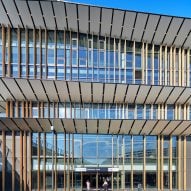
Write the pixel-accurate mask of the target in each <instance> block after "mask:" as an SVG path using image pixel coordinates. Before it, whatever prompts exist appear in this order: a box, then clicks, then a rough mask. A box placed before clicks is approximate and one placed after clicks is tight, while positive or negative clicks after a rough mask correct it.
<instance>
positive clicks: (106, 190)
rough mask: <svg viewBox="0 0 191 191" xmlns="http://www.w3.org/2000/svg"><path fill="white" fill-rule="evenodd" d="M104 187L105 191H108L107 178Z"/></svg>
mask: <svg viewBox="0 0 191 191" xmlns="http://www.w3.org/2000/svg"><path fill="white" fill-rule="evenodd" d="M103 189H104V190H105V191H108V183H107V181H106V180H104V183H103Z"/></svg>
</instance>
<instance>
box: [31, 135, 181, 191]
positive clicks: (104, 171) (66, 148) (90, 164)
mask: <svg viewBox="0 0 191 191" xmlns="http://www.w3.org/2000/svg"><path fill="white" fill-rule="evenodd" d="M158 141H160V147H161V149H162V150H163V153H159V148H158ZM170 142H171V143H172V144H170ZM177 149H178V141H177V137H171V138H169V137H157V136H130V135H94V134H92V135H91V134H89V135H88V134H62V133H58V134H54V135H53V134H51V133H46V134H44V133H40V134H37V133H33V134H32V177H33V180H32V188H33V190H35V189H37V185H38V184H37V176H36V175H37V174H38V173H40V174H39V176H40V177H44V176H45V178H46V183H45V187H46V188H47V189H48V188H51V187H52V185H51V183H52V182H51V177H52V174H51V173H52V168H54V169H56V170H57V171H56V174H55V176H56V177H57V178H56V185H57V188H58V189H63V188H67V187H71V188H74V189H75V190H83V189H86V184H85V182H86V181H87V179H89V180H90V183H91V188H92V189H95V188H97V189H102V184H103V181H104V179H108V182H109V187H110V188H111V189H112V190H119V189H127V188H132V187H133V188H135V189H136V188H138V187H142V186H143V184H144V185H145V187H146V189H157V169H158V168H160V167H159V165H160V163H158V159H159V158H158V154H161V155H160V157H162V155H163V158H162V160H163V164H164V165H163V167H162V172H163V174H164V188H169V176H170V175H169V173H170V174H171V176H172V179H173V183H172V184H173V188H177V185H176V182H177V168H178V167H177V162H176V160H177V159H176V156H177ZM52 152H53V153H54V158H52ZM170 152H172V157H170ZM39 157H40V158H39ZM52 160H55V161H54V167H52V165H53V162H52ZM170 163H172V167H171V170H170V168H169V164H170ZM39 169H40V172H38V171H39ZM44 170H45V171H46V172H45V173H44ZM68 173H70V177H68ZM71 177H73V180H72V182H70V181H69V180H71ZM74 177H75V178H74ZM42 179H43V178H42ZM47 180H49V181H47ZM101 183H102V184H101ZM42 184H44V183H43V181H42ZM42 187H43V186H42Z"/></svg>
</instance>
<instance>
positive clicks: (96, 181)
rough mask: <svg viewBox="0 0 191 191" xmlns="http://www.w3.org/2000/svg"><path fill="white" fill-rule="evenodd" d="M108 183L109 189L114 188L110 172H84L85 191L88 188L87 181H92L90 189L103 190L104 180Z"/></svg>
mask: <svg viewBox="0 0 191 191" xmlns="http://www.w3.org/2000/svg"><path fill="white" fill-rule="evenodd" d="M105 180H106V181H107V183H108V190H111V189H112V174H111V173H108V172H94V173H93V172H92V173H83V181H82V182H83V191H85V190H87V181H89V183H90V190H91V191H93V190H96V191H101V190H103V183H104V181H105Z"/></svg>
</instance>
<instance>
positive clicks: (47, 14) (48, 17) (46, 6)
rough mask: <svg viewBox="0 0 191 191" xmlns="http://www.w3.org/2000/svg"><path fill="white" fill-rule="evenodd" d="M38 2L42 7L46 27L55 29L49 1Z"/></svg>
mask: <svg viewBox="0 0 191 191" xmlns="http://www.w3.org/2000/svg"><path fill="white" fill-rule="evenodd" d="M40 4H41V7H42V12H43V16H44V19H45V23H46V27H47V28H48V29H52V30H54V29H56V25H55V21H54V15H53V10H52V5H51V2H50V1H40Z"/></svg>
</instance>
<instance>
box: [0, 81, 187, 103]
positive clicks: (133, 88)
mask: <svg viewBox="0 0 191 191" xmlns="http://www.w3.org/2000/svg"><path fill="white" fill-rule="evenodd" d="M0 90H1V92H0V102H1V101H2V102H5V101H7V100H8V101H9V100H10V101H16V100H17V101H42V102H78V103H122V104H123V103H135V104H191V88H190V87H179V86H157V85H143V84H117V83H97V82H79V81H58V80H40V79H38V80H34V79H15V78H0Z"/></svg>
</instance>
